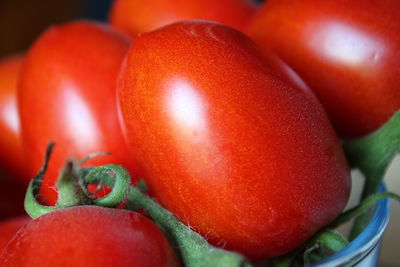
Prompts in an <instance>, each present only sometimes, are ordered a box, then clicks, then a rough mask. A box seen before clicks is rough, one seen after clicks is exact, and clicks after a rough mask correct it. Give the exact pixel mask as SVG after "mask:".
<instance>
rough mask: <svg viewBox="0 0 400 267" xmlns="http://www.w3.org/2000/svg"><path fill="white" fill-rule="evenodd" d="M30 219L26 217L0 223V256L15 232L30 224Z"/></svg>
mask: <svg viewBox="0 0 400 267" xmlns="http://www.w3.org/2000/svg"><path fill="white" fill-rule="evenodd" d="M31 220H32V219H31V218H30V217H28V216H26V215H25V216H21V217H14V218H11V219H9V220H7V221H2V222H1V223H0V254H1V251H3V249H4V248H5V247H6V245H7V243H8V242H9V241H10V240H11V238H12V237H13V236H14V235H15V233H17V231H18V230H19V229H20V228H21V227H22V226H24V225H25V224H27V223H28V222H30V221H31Z"/></svg>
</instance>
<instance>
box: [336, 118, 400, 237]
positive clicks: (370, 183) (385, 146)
mask: <svg viewBox="0 0 400 267" xmlns="http://www.w3.org/2000/svg"><path fill="white" fill-rule="evenodd" d="M343 148H344V150H345V152H346V155H347V158H348V160H349V162H350V164H351V166H352V167H355V168H358V169H360V170H361V172H362V173H363V174H364V176H365V185H364V189H363V193H362V199H364V198H367V197H368V196H370V195H371V194H373V193H375V192H376V191H377V189H378V187H379V185H380V184H381V182H382V179H383V177H384V175H385V172H386V169H387V167H388V166H389V164H390V162H391V161H392V160H393V158H394V156H395V155H396V153H397V152H398V151H399V149H400V112H396V113H394V114H393V116H392V118H391V119H390V120H389V121H388V122H387V123H386V124H384V125H383V126H382V127H381V128H380V129H378V130H377V131H375V132H373V133H371V134H370V135H367V136H365V137H363V138H360V139H356V140H353V141H349V142H347V143H345V144H344V145H343ZM368 220H369V215H368V213H364V214H362V215H361V216H360V217H359V218H357V219H356V220H355V222H354V225H353V228H352V230H351V233H350V239H351V240H352V239H354V238H355V237H357V236H358V235H359V234H360V233H361V232H362V230H363V229H364V228H365V226H366V225H367V224H368Z"/></svg>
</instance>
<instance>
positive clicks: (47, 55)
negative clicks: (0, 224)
mask: <svg viewBox="0 0 400 267" xmlns="http://www.w3.org/2000/svg"><path fill="white" fill-rule="evenodd" d="M129 45H130V42H129V41H128V40H127V39H126V38H125V37H124V36H122V35H120V34H119V33H117V32H116V31H114V30H112V29H111V28H110V27H108V26H105V25H102V24H96V23H91V22H82V21H80V22H79V21H78V22H71V23H68V24H65V25H61V26H53V27H51V28H49V29H48V30H47V31H45V32H44V33H43V34H42V35H41V36H40V37H39V38H38V39H37V40H36V42H35V43H34V44H33V46H32V47H31V48H30V50H29V51H28V53H27V55H26V61H25V62H24V65H23V69H22V73H21V80H20V87H19V91H18V100H19V111H20V115H21V126H22V131H23V144H24V150H25V154H26V160H27V163H28V164H29V167H30V171H31V176H32V177H33V176H34V175H35V174H36V173H37V172H38V171H39V170H40V167H41V165H42V164H43V160H44V154H45V150H46V146H47V144H48V143H49V142H50V141H54V142H55V143H56V146H55V149H54V153H53V155H52V158H51V160H50V164H49V170H48V172H47V174H46V176H45V178H44V187H43V190H42V196H43V197H44V199H45V200H47V201H48V202H49V203H50V204H51V203H54V201H55V200H56V198H57V195H56V192H55V190H54V182H55V180H56V178H57V177H58V174H59V172H60V169H61V167H62V166H63V164H64V162H65V161H66V159H67V158H68V157H74V158H75V159H81V158H83V157H85V156H87V155H88V154H90V153H95V152H111V153H112V154H111V155H110V156H100V157H97V158H94V159H92V160H90V161H89V162H88V164H89V165H97V164H106V163H119V164H123V165H124V166H125V167H127V168H128V169H129V170H130V171H131V174H132V175H134V171H136V168H135V165H134V163H132V162H133V160H132V157H131V156H129V155H128V154H127V153H126V149H125V142H124V140H123V137H122V134H121V130H120V126H119V122H118V115H117V108H116V77H117V74H118V71H119V69H120V65H121V62H122V59H123V57H124V55H125V53H126V51H127V49H128V47H129Z"/></svg>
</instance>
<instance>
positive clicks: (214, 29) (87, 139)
mask: <svg viewBox="0 0 400 267" xmlns="http://www.w3.org/2000/svg"><path fill="white" fill-rule="evenodd" d="M316 2H317V1H312V0H306V1H304V0H303V1H296V0H294V1H291V0H290V1H289V0H282V1H276V0H270V1H267V2H266V3H265V4H264V5H263V6H262V7H261V8H259V7H258V6H257V4H256V3H254V2H251V1H248V0H224V1H212V2H208V1H199V0H191V1H188V0H185V1H183V0H181V1H178V0H176V1H156V0H152V1H139V0H136V1H128V0H116V1H115V3H114V4H113V6H112V9H111V11H110V25H107V24H104V23H98V22H89V21H74V22H69V23H66V24H63V25H57V26H52V27H50V28H49V29H47V30H46V31H44V32H43V33H42V34H41V35H40V36H39V37H38V38H37V40H36V41H35V42H34V43H33V44H32V46H31V47H30V49H29V50H28V51H27V52H26V53H25V54H23V55H19V56H17V57H13V58H6V59H4V60H2V62H1V64H0V145H1V147H2V148H3V154H2V155H1V157H0V164H1V165H2V168H4V169H5V170H6V172H7V173H10V174H12V176H15V179H17V180H19V181H20V182H22V183H24V184H25V185H26V184H27V183H28V182H29V181H30V180H31V178H32V177H34V176H35V175H36V174H37V173H38V172H39V170H40V169H41V167H42V164H43V161H44V158H45V154H46V145H47V144H49V143H50V142H55V144H56V145H55V149H54V153H53V155H52V157H51V158H50V161H49V162H48V168H47V170H46V173H45V174H44V176H43V177H41V178H40V179H42V178H43V180H41V186H40V188H38V190H39V191H38V197H40V202H41V203H42V204H45V205H48V206H54V205H58V204H59V201H60V198H61V196H60V197H59V196H58V195H57V188H58V186H60V184H59V183H57V181H60V179H61V178H62V177H65V176H66V175H69V174H66V171H65V169H63V166H64V165H65V162H68V163H70V162H71V161H69V160H68V159H70V158H74V159H75V160H78V161H79V160H82V159H84V158H85V156H88V155H90V154H93V153H97V152H109V153H110V154H109V155H101V156H95V157H91V158H89V160H87V161H82V162H79V163H82V164H81V165H82V166H79V168H82V170H84V169H85V167H87V166H99V165H103V164H122V165H123V166H125V167H126V168H127V169H128V171H129V172H130V174H131V183H132V184H136V183H137V182H138V180H139V178H143V180H144V181H145V183H146V185H147V186H148V194H149V195H150V196H151V197H153V198H155V199H156V200H157V201H158V202H159V203H160V204H161V205H162V206H163V207H164V208H165V209H167V210H168V211H169V212H171V213H172V214H173V215H174V216H175V217H176V218H178V219H179V220H180V221H181V222H183V223H184V224H186V225H188V226H190V227H191V228H192V229H193V230H195V231H196V232H197V233H199V234H200V235H202V236H203V237H205V238H206V239H207V241H208V242H209V243H210V244H212V245H214V246H216V247H224V248H225V249H227V250H230V251H235V252H238V253H240V254H243V255H244V256H245V257H247V258H248V259H250V260H251V261H260V260H263V259H268V258H272V257H276V256H280V255H283V254H285V253H287V252H289V251H292V250H294V249H296V248H297V247H299V246H301V245H302V244H303V243H304V242H306V241H307V240H308V239H309V238H310V237H311V236H312V235H314V234H315V233H317V232H318V231H319V230H320V229H322V228H323V227H324V226H326V225H328V224H329V223H330V222H332V221H333V220H334V219H335V218H336V217H337V216H338V215H339V214H340V213H341V212H342V210H343V209H344V207H345V205H346V203H347V201H348V198H349V194H350V188H351V181H350V172H349V166H348V163H347V160H346V157H345V154H344V152H343V149H342V146H341V141H340V140H339V138H338V137H337V135H336V131H337V132H338V133H339V135H340V136H341V137H343V138H354V137H360V136H364V135H366V134H367V133H370V132H372V131H374V130H376V129H377V128H378V127H379V126H381V125H382V124H384V123H385V122H386V121H387V120H388V119H389V118H390V116H391V115H393V113H394V112H395V111H397V110H398V109H399V107H400V90H397V87H396V86H397V85H396V81H398V79H399V78H398V77H400V75H399V74H400V67H399V64H398V63H396V60H397V59H398V56H399V53H398V51H397V50H396V48H398V44H399V38H397V37H396V36H395V34H394V33H395V32H398V31H397V30H398V29H399V27H400V26H399V25H400V24H399V25H397V24H398V23H395V22H394V21H393V20H391V24H390V25H391V27H390V28H389V29H387V30H384V29H383V26H382V25H384V24H385V22H386V20H383V19H380V18H381V17H380V15H379V14H380V13H379V12H381V13H382V14H385V15H387V16H392V17H393V16H395V11H394V10H396V7H397V6H398V4H397V3H394V2H395V1H394V0H387V1H383V2H382V3H379V4H378V3H377V2H376V1H363V2H365V3H364V4H363V5H362V6H361V5H359V4H357V3H356V2H357V1H351V2H354V3H352V4H353V5H354V6H355V7H359V8H361V10H362V12H361V14H360V15H359V16H358V15H356V14H355V13H354V11H352V10H351V9H348V8H336V7H337V3H336V1H331V0H329V1H325V2H324V3H323V4H322V5H320V4H318V5H317V4H316ZM346 3H347V2H346ZM256 11H257V12H256ZM378 11H379V12H378ZM377 13H378V15H377ZM294 15H296V16H294ZM288 17H296V18H297V19H296V20H295V21H289V20H288ZM377 17H379V19H378V18H377ZM214 21H217V22H214ZM120 31H121V32H120ZM246 34H248V35H246ZM249 36H250V37H249ZM251 38H254V40H253V39H251ZM335 38H336V39H335ZM256 42H258V43H256ZM397 61H398V60H397ZM287 64H288V65H287ZM303 80H304V81H303ZM319 101H321V103H322V105H321V103H320V102H319ZM324 107H325V108H326V111H327V114H326V112H325V109H324ZM328 116H329V117H328ZM329 118H330V119H331V120H332V121H333V125H334V127H335V130H336V131H335V130H334V128H333V126H332V125H331V122H330V119H329ZM68 163H67V165H68ZM71 164H72V163H71ZM74 164H75V163H74ZM74 166H75V165H74ZM74 168H75V167H73V168H72V170H75V169H74ZM79 168H78V169H79ZM43 170H44V169H43ZM71 173H72V176H74V175H75V173H74V172H73V171H71ZM42 174H43V173H42ZM79 175H80V172H78V171H77V172H76V176H79ZM35 179H36V178H35ZM71 179H75V178H71ZM77 184H79V183H77ZM77 184H76V185H75V186H77ZM31 186H32V183H31ZM80 186H81V185H80ZM111 187H112V186H111ZM94 190H96V189H94ZM84 191H85V190H84ZM86 193H87V192H86ZM88 194H89V193H88ZM104 194H106V193H104ZM104 194H103V195H104ZM91 197H93V196H91ZM90 199H91V198H90ZM0 204H1V203H0ZM125 204H126V203H125ZM126 206H130V205H129V203H128V204H126ZM56 207H57V206H56ZM120 207H123V205H120ZM0 213H3V210H2V209H0ZM16 214H19V213H16ZM16 214H12V215H16ZM144 215H146V214H144ZM144 215H141V214H138V213H135V212H131V211H126V210H123V209H109V208H100V207H94V206H82V207H69V208H62V209H59V210H56V211H52V212H49V213H48V214H45V215H43V216H40V217H39V218H37V219H35V220H33V221H30V219H27V218H25V217H23V218H22V219H15V221H13V220H11V221H9V222H7V223H3V225H5V226H2V225H0V232H1V231H2V229H4V232H5V233H8V234H5V235H4V237H6V238H7V239H9V238H10V236H12V235H13V233H14V232H16V231H17V230H16V229H17V228H19V227H20V226H21V225H23V224H25V223H27V222H28V223H27V224H26V225H25V226H23V227H22V228H21V229H20V230H19V231H18V232H17V234H16V235H14V237H13V238H12V239H11V241H10V242H8V245H7V246H6V245H5V243H6V242H7V241H4V242H3V241H2V242H3V243H4V245H0V250H1V249H3V247H6V248H5V249H4V251H3V253H2V254H0V265H1V266H28V265H29V266H32V265H33V266H55V265H57V266H109V265H111V264H117V265H118V266H179V265H181V262H180V260H179V256H182V255H183V254H184V253H183V252H181V251H180V249H179V248H175V250H176V251H178V253H177V254H176V253H175V252H174V249H173V248H172V246H171V245H170V243H169V242H171V240H170V239H169V241H168V240H167V238H166V237H165V236H164V234H166V235H167V237H169V238H170V237H171V234H170V233H168V231H166V230H165V229H164V228H163V227H161V230H163V232H162V231H161V230H160V229H159V228H158V227H157V226H156V225H155V224H154V223H153V222H151V221H150V220H149V219H147V218H146V217H145V216H144ZM1 216H2V214H0V218H1ZM7 216H9V215H7ZM151 217H152V216H151ZM158 224H159V223H158ZM159 225H160V224H159ZM161 225H162V224H161ZM1 246H2V247H1ZM44 257H46V263H44ZM46 264H47V265H46Z"/></svg>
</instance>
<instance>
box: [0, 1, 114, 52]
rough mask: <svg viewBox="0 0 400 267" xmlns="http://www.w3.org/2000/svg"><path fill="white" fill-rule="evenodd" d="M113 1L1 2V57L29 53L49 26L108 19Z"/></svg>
mask: <svg viewBox="0 0 400 267" xmlns="http://www.w3.org/2000/svg"><path fill="white" fill-rule="evenodd" d="M110 4H111V0H57V1H53V0H1V1H0V34H1V42H0V57H4V56H5V55H9V54H14V53H18V52H21V51H24V50H26V49H27V48H28V47H29V45H30V44H31V43H32V42H33V41H34V40H35V38H36V37H37V36H38V35H39V34H40V33H41V32H42V31H43V30H44V29H45V28H46V27H47V26H49V25H51V24H55V23H61V22H65V21H68V20H72V19H83V18H85V19H95V20H103V21H105V20H106V17H107V10H108V8H109V5H110Z"/></svg>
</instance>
